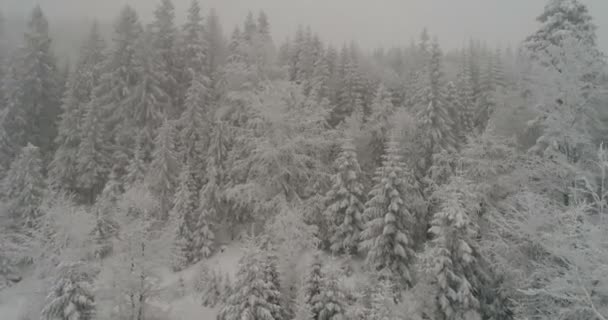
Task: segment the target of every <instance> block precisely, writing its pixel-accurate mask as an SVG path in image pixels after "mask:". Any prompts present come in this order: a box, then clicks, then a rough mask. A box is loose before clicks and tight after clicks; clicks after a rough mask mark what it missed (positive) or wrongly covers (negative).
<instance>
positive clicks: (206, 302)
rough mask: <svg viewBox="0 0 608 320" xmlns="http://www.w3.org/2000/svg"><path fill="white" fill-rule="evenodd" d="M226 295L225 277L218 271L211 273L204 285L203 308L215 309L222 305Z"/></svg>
mask: <svg viewBox="0 0 608 320" xmlns="http://www.w3.org/2000/svg"><path fill="white" fill-rule="evenodd" d="M223 294H224V277H223V276H222V273H221V272H220V271H218V270H214V271H213V272H210V274H209V275H208V277H207V279H205V282H204V284H203V292H202V300H203V306H204V307H207V308H214V307H215V306H216V305H217V304H218V303H220V301H221V299H222V296H223Z"/></svg>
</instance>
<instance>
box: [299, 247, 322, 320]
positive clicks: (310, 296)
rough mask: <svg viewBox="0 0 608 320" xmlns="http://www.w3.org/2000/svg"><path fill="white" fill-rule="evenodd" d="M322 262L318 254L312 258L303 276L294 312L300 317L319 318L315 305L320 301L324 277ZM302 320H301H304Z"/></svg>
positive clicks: (317, 307) (317, 308)
mask: <svg viewBox="0 0 608 320" xmlns="http://www.w3.org/2000/svg"><path fill="white" fill-rule="evenodd" d="M322 269H323V262H322V261H321V257H320V256H319V254H318V253H316V254H315V255H314V256H313V260H312V262H311V264H310V266H309V268H308V270H307V273H306V274H305V275H304V277H303V280H302V284H301V287H300V289H299V292H298V306H297V309H298V310H296V311H297V312H298V313H299V314H300V317H304V318H305V317H306V316H310V318H306V319H308V320H310V319H318V318H319V311H320V309H319V307H320V306H317V305H315V304H316V302H317V301H319V300H320V295H321V291H322V287H323V286H324V282H325V276H324V274H323V271H322ZM304 318H303V319H302V320H304Z"/></svg>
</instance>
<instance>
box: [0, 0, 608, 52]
mask: <svg viewBox="0 0 608 320" xmlns="http://www.w3.org/2000/svg"><path fill="white" fill-rule="evenodd" d="M157 2H158V1H156V0H38V1H36V0H0V4H1V5H0V8H1V9H2V11H4V12H8V14H17V15H23V14H24V12H26V11H25V10H26V9H27V10H29V9H30V8H31V7H32V6H33V5H34V4H35V3H40V4H41V5H42V6H43V9H44V10H45V12H47V15H48V16H49V17H50V18H51V20H52V19H56V18H57V17H78V19H91V18H94V17H97V18H100V19H101V20H108V19H110V18H112V19H113V18H114V17H115V16H116V15H117V12H118V11H119V9H120V8H121V7H122V6H123V5H124V4H126V3H129V4H132V5H133V6H135V7H136V8H137V9H138V12H139V13H140V14H141V15H142V17H143V18H145V19H148V18H149V17H150V16H151V13H152V10H153V8H154V6H155V5H156V4H157ZM173 2H174V3H175V4H176V7H177V13H178V15H179V16H183V15H184V10H185V9H186V7H187V5H188V4H189V3H190V0H173ZM200 2H201V4H202V5H203V6H204V8H206V9H208V8H210V7H214V8H216V9H217V11H218V13H219V15H220V17H221V19H222V23H223V25H224V28H225V29H227V30H225V32H226V33H227V34H229V33H230V31H231V30H232V28H233V26H234V25H235V24H236V23H241V22H242V21H243V19H244V16H245V15H246V14H247V12H248V11H249V10H253V11H257V10H259V9H264V10H265V11H266V12H267V13H268V15H269V17H270V21H271V23H272V29H273V34H274V37H275V40H277V42H281V41H282V40H283V39H284V38H285V37H286V36H287V35H288V34H291V33H292V32H293V31H294V30H295V29H296V27H297V25H298V24H309V25H311V26H312V28H313V30H316V31H318V32H319V33H320V34H321V35H322V37H323V38H324V39H327V40H329V41H332V42H334V43H337V44H340V43H342V42H343V41H349V40H351V39H356V40H357V42H358V43H359V44H360V45H362V46H364V47H368V48H369V47H376V46H379V45H382V46H390V45H406V44H408V43H409V42H410V40H411V39H412V37H417V35H418V33H419V32H420V31H421V30H422V28H423V27H425V26H426V27H428V28H429V29H430V31H431V32H432V33H433V34H435V35H437V36H438V37H439V38H440V42H441V43H442V45H443V46H446V47H451V48H454V47H459V46H461V45H462V44H463V43H464V42H465V41H466V40H467V39H468V38H469V37H473V38H477V39H482V40H486V41H487V42H488V43H489V44H490V45H492V46H494V45H501V46H506V45H508V44H512V45H516V44H517V43H518V42H519V41H520V40H521V39H523V38H524V37H525V36H526V35H528V34H529V33H530V32H532V31H533V30H534V28H535V27H536V22H535V20H534V19H535V17H536V16H538V14H539V13H540V12H542V8H543V7H544V5H545V3H546V1H545V0H201V1H200ZM582 2H584V3H585V4H587V5H588V6H589V8H590V11H591V13H592V15H593V16H594V20H595V23H596V25H598V27H599V30H598V37H599V44H600V46H601V48H602V49H603V50H604V52H608V0H582Z"/></svg>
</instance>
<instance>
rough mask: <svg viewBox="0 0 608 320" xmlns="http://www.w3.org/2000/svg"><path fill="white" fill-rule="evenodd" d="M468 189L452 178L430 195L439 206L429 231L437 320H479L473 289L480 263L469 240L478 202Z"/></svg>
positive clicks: (460, 178) (470, 239)
mask: <svg viewBox="0 0 608 320" xmlns="http://www.w3.org/2000/svg"><path fill="white" fill-rule="evenodd" d="M470 188H471V186H470V183H469V182H468V181H466V180H465V179H463V178H462V177H458V176H456V177H454V178H452V180H451V181H450V183H449V184H447V185H446V186H444V187H443V188H442V189H440V190H439V191H437V192H436V193H435V195H434V197H435V198H437V199H439V200H440V201H441V206H440V209H439V211H437V212H436V213H435V214H434V216H433V220H432V222H431V225H432V227H431V229H430V230H429V231H430V232H431V233H432V234H433V235H434V239H433V240H432V245H433V247H432V249H431V250H432V252H431V254H430V256H431V257H433V263H434V266H433V270H432V273H433V274H434V277H435V280H436V303H437V306H438V311H439V315H438V316H439V317H440V318H441V319H450V320H451V319H463V320H464V319H481V315H480V308H481V307H480V302H479V298H478V296H477V292H478V290H479V289H480V288H477V287H475V286H476V285H478V284H479V283H480V281H481V274H480V273H479V270H480V267H479V264H480V263H481V262H480V260H479V255H478V253H477V249H476V245H475V242H474V239H473V237H474V235H475V233H476V232H477V230H476V229H477V228H476V222H475V219H474V217H473V215H474V214H475V210H476V208H477V206H478V201H476V200H475V197H474V195H473V193H472V191H471V189H470Z"/></svg>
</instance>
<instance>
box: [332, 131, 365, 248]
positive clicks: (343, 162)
mask: <svg viewBox="0 0 608 320" xmlns="http://www.w3.org/2000/svg"><path fill="white" fill-rule="evenodd" d="M336 167H337V169H338V171H337V172H336V174H335V175H334V176H333V177H332V181H333V185H332V187H331V189H330V190H329V192H328V193H327V195H326V197H327V202H326V204H327V210H326V215H327V217H328V218H329V221H330V223H331V229H332V230H331V231H330V232H331V234H332V237H331V239H330V243H331V250H332V252H334V253H347V254H354V253H356V252H357V247H358V245H359V241H360V233H361V231H362V230H363V217H362V214H363V211H364V210H365V205H364V203H365V195H364V194H363V192H364V191H363V184H362V183H361V175H362V172H361V168H360V167H359V162H358V161H357V154H356V151H355V146H354V145H353V144H352V142H351V141H346V142H345V143H344V145H343V147H342V152H341V153H340V155H339V156H338V159H336Z"/></svg>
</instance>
